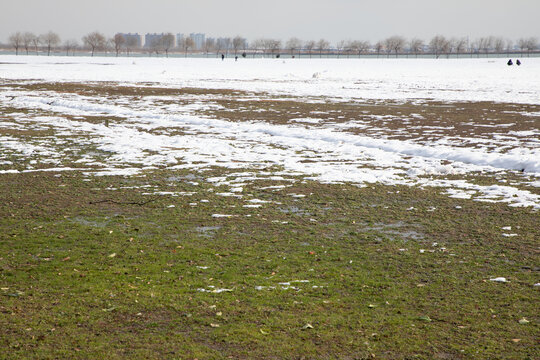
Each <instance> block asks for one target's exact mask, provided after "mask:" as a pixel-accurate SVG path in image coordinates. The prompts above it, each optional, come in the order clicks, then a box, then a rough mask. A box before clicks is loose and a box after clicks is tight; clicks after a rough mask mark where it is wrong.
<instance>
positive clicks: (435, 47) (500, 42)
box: [9, 31, 539, 58]
mask: <svg viewBox="0 0 540 360" xmlns="http://www.w3.org/2000/svg"><path fill="white" fill-rule="evenodd" d="M175 40H176V39H175V37H174V35H173V34H172V33H166V34H162V35H161V36H160V37H159V38H158V39H156V40H155V41H153V42H152V43H151V44H146V45H145V47H144V49H143V48H140V46H139V44H138V43H137V41H136V40H134V39H133V38H126V37H124V36H123V35H122V34H115V35H114V36H113V37H111V38H108V37H107V36H105V35H104V34H102V33H100V32H98V31H94V32H91V33H89V34H87V35H85V36H83V37H82V39H81V43H80V42H79V41H77V40H74V39H69V40H65V41H64V42H61V39H60V36H59V35H58V34H56V33H54V32H52V31H49V32H47V33H45V34H41V35H36V34H33V33H31V32H16V33H13V34H11V35H10V36H9V45H10V46H11V48H13V49H14V50H15V53H16V54H17V55H19V53H20V52H23V51H24V52H25V53H26V54H27V55H28V54H30V53H31V52H32V53H36V54H37V53H38V52H39V51H40V50H41V51H43V52H46V53H47V55H50V54H51V52H52V51H58V50H61V51H65V54H66V55H69V54H70V53H71V54H73V53H74V52H75V51H79V50H85V51H90V53H91V55H92V56H94V54H95V52H114V53H115V54H116V56H119V55H120V54H122V53H124V54H126V55H128V56H129V54H130V53H132V52H147V53H149V54H153V53H155V54H164V55H165V56H168V55H169V53H170V52H172V51H174V52H179V51H181V52H183V53H184V54H185V56H187V54H188V53H189V52H199V53H206V54H207V55H208V54H210V53H216V54H220V53H226V54H227V55H228V54H229V52H234V55H235V56H237V54H238V53H239V52H241V53H242V55H243V56H244V57H245V56H247V55H248V54H250V55H253V56H255V55H257V54H259V55H261V54H262V56H277V57H279V56H280V55H282V54H288V55H290V56H300V55H303V56H309V57H313V56H317V55H318V56H319V57H322V56H323V54H325V55H334V56H337V57H340V56H347V57H350V56H354V55H358V56H360V55H366V54H372V55H374V54H376V55H377V56H381V55H384V56H387V57H390V56H396V57H397V56H399V55H404V54H406V55H414V56H418V55H421V54H430V55H434V56H435V57H436V58H438V57H440V56H446V57H450V56H451V55H452V54H454V55H460V54H471V55H473V54H477V55H478V56H479V55H480V54H485V55H489V54H490V53H493V54H504V53H512V52H516V51H519V52H521V53H522V54H524V53H527V54H530V53H531V52H534V51H537V50H538V47H539V42H538V39H537V38H535V37H529V38H520V39H518V40H517V41H516V42H514V41H512V40H510V39H505V38H502V37H495V36H487V37H480V38H477V39H474V40H472V41H469V39H468V38H466V37H462V38H447V37H445V36H443V35H436V36H434V37H433V38H431V39H430V40H429V41H428V42H425V41H424V40H422V39H419V38H412V39H406V38H404V37H402V36H391V37H388V38H386V39H384V40H381V41H378V42H375V43H373V44H372V43H370V42H369V41H361V40H347V41H346V40H341V41H338V42H337V43H335V44H331V43H330V42H329V41H327V40H325V39H320V40H308V41H304V40H301V39H299V38H296V37H292V38H290V39H289V40H287V41H285V42H283V41H282V40H279V39H270V38H260V39H256V40H254V41H253V42H251V43H250V44H248V42H247V41H246V39H245V38H243V37H241V36H236V37H234V38H229V37H224V38H218V39H215V38H207V39H206V41H205V42H204V44H202V47H201V48H197V49H196V48H195V43H194V41H193V40H192V39H191V38H189V37H187V38H184V39H180V41H179V42H178V44H176V41H175Z"/></svg>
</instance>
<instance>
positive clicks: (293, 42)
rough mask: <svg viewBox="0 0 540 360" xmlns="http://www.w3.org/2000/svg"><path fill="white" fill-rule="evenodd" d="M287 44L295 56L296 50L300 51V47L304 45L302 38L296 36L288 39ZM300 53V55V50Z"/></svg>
mask: <svg viewBox="0 0 540 360" xmlns="http://www.w3.org/2000/svg"><path fill="white" fill-rule="evenodd" d="M286 46H287V49H289V50H290V51H291V56H294V52H295V50H298V51H299V50H300V48H301V47H302V40H300V39H298V38H296V37H292V38H290V39H289V40H288V41H287V44H286ZM298 54H299V55H300V52H299V53H298Z"/></svg>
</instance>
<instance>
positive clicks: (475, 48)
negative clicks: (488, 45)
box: [471, 39, 481, 58]
mask: <svg viewBox="0 0 540 360" xmlns="http://www.w3.org/2000/svg"><path fill="white" fill-rule="evenodd" d="M480 49H481V43H480V40H479V39H476V40H474V41H473V42H472V43H471V58H472V57H473V53H474V54H476V57H480Z"/></svg>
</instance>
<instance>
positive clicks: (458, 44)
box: [454, 37, 467, 57]
mask: <svg viewBox="0 0 540 360" xmlns="http://www.w3.org/2000/svg"><path fill="white" fill-rule="evenodd" d="M454 46H455V49H456V54H457V55H456V56H457V57H459V54H461V53H463V52H464V51H465V50H466V47H467V38H464V37H462V38H459V39H456V40H455V43H454Z"/></svg>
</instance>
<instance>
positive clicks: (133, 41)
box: [119, 33, 143, 48]
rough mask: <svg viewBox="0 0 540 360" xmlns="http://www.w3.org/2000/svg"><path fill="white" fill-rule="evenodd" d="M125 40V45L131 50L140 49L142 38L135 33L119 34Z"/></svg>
mask: <svg viewBox="0 0 540 360" xmlns="http://www.w3.org/2000/svg"><path fill="white" fill-rule="evenodd" d="M119 34H120V35H122V36H123V37H124V39H126V45H128V46H129V47H132V48H141V47H142V45H143V37H142V35H139V34H137V33H135V34H132V33H127V34H126V33H119Z"/></svg>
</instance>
